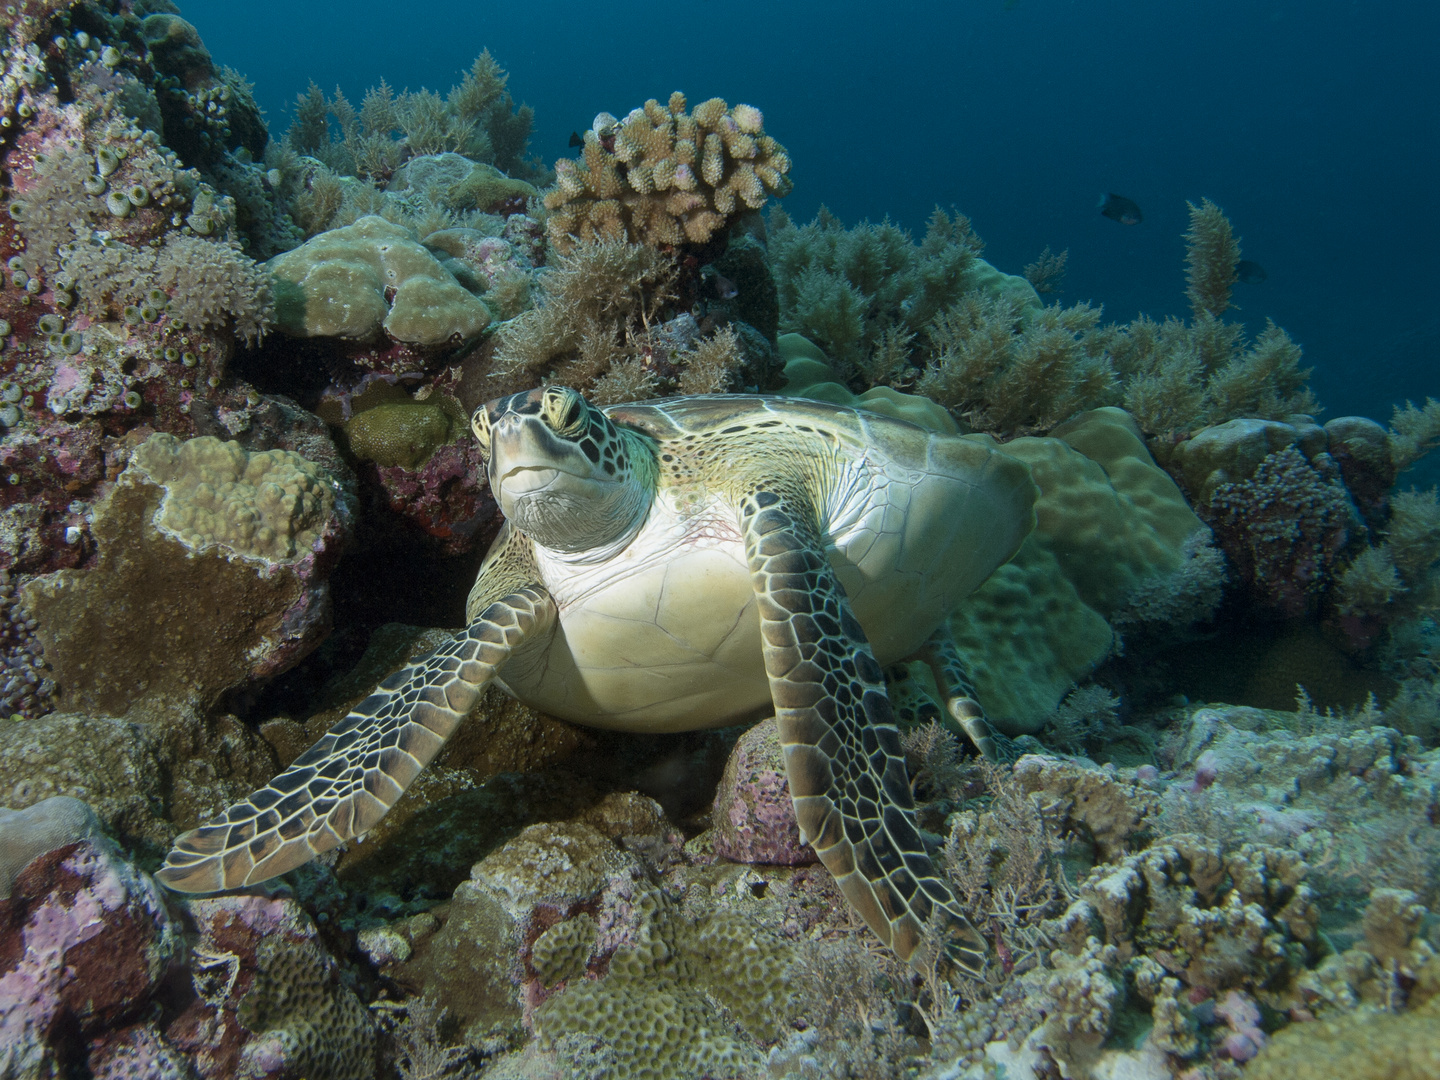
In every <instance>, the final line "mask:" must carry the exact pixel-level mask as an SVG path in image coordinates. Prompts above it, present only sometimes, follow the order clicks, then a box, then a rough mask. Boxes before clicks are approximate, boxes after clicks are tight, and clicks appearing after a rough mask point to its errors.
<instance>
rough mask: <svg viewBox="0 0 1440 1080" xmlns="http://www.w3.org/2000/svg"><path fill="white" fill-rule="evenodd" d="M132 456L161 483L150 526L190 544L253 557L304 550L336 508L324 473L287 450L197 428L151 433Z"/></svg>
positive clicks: (286, 556)
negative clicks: (253, 447)
mask: <svg viewBox="0 0 1440 1080" xmlns="http://www.w3.org/2000/svg"><path fill="white" fill-rule="evenodd" d="M131 464H132V465H133V466H135V467H136V468H138V469H139V470H141V471H142V472H144V473H145V474H146V475H147V476H148V477H149V478H150V479H151V480H152V481H153V482H154V483H156V484H160V485H162V486H163V487H164V488H165V499H164V501H163V502H162V503H161V504H160V510H159V512H158V513H157V514H156V516H155V526H156V528H158V529H159V530H160V531H161V532H162V533H164V534H166V535H167V536H172V537H174V538H175V539H177V540H179V541H180V542H181V543H182V544H184V545H185V546H186V547H188V548H190V549H192V550H194V551H197V552H199V551H205V550H207V549H208V548H212V547H219V548H223V549H225V550H226V551H228V552H230V553H232V554H233V555H234V556H236V557H238V558H241V559H247V560H251V561H255V562H283V561H288V560H291V559H295V558H298V557H303V556H304V555H306V554H308V553H309V551H310V548H311V545H313V544H314V543H315V541H316V540H318V539H319V538H320V534H321V532H322V531H323V530H324V528H325V524H326V522H327V521H328V520H329V519H330V515H331V513H332V512H333V511H334V509H335V493H334V490H333V487H332V485H331V482H330V480H329V478H328V477H327V476H326V474H325V473H324V471H323V470H321V468H320V467H319V466H318V465H315V464H314V463H313V462H310V461H307V460H305V458H303V457H301V456H300V455H299V454H295V453H292V452H290V451H289V450H266V451H263V452H261V453H250V452H248V451H246V450H244V449H243V448H242V447H241V446H240V444H239V443H235V442H221V441H220V440H219V439H216V438H213V437H212V436H208V435H206V436H202V437H201V438H198V439H190V440H188V441H186V442H181V441H180V440H179V439H177V438H175V436H173V435H166V434H163V433H162V434H155V435H152V436H150V438H148V439H146V440H145V442H143V443H142V444H141V445H140V447H139V448H138V449H137V450H136V451H135V455H134V457H133V459H132V461H131Z"/></svg>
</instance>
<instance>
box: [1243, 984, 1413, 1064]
mask: <svg viewBox="0 0 1440 1080" xmlns="http://www.w3.org/2000/svg"><path fill="white" fill-rule="evenodd" d="M1245 1076H1246V1080H1293V1078H1295V1077H1304V1078H1305V1080H1434V1078H1435V1077H1436V1076H1440V998H1431V999H1430V1000H1429V1001H1428V1002H1426V1003H1425V1004H1423V1005H1421V1006H1420V1007H1419V1008H1415V1009H1411V1010H1409V1011H1408V1012H1404V1013H1399V1014H1395V1013H1389V1012H1381V1011H1377V1010H1372V1009H1360V1010H1357V1011H1355V1012H1352V1013H1349V1014H1346V1015H1344V1016H1341V1017H1338V1018H1336V1019H1332V1020H1320V1021H1317V1022H1313V1023H1308V1024H1292V1025H1290V1026H1289V1027H1288V1028H1286V1029H1285V1030H1284V1031H1281V1032H1280V1033H1279V1034H1277V1035H1275V1036H1274V1037H1273V1038H1272V1039H1271V1040H1270V1043H1269V1045H1268V1046H1266V1047H1265V1049H1264V1050H1262V1051H1260V1054H1259V1056H1258V1057H1256V1058H1255V1060H1254V1061H1252V1062H1250V1064H1249V1065H1248V1066H1247V1067H1246V1069H1245Z"/></svg>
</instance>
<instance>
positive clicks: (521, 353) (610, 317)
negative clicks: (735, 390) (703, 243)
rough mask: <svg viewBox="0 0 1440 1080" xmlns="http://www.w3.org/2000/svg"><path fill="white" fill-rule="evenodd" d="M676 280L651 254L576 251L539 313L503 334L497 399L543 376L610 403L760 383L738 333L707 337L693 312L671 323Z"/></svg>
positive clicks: (664, 258)
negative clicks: (699, 326) (695, 319)
mask: <svg viewBox="0 0 1440 1080" xmlns="http://www.w3.org/2000/svg"><path fill="white" fill-rule="evenodd" d="M676 275H677V267H676V263H675V260H674V259H673V258H672V257H671V256H669V255H667V254H665V253H663V252H661V251H660V250H658V249H657V248H654V247H649V246H646V245H644V244H632V243H629V242H627V241H625V240H597V241H585V242H581V243H577V244H574V245H573V246H572V247H571V249H570V250H569V251H568V253H565V254H560V255H557V256H556V257H555V258H554V260H553V262H552V265H551V267H550V269H548V270H547V271H546V272H545V273H544V274H542V275H541V276H540V278H539V292H540V299H539V303H538V304H537V306H536V307H534V308H533V309H531V310H529V311H525V312H522V313H521V314H520V315H518V316H517V317H515V318H513V319H511V320H510V321H509V322H508V323H506V324H505V325H504V326H503V327H502V328H501V329H500V332H499V334H498V345H497V348H496V352H495V360H496V368H497V373H496V375H495V376H494V381H495V383H496V390H495V392H497V393H498V392H501V391H502V390H504V389H506V388H508V387H511V386H515V387H519V386H533V385H534V384H535V382H537V381H539V380H541V379H544V380H546V381H553V382H558V383H562V384H564V385H566V386H573V387H575V388H576V389H579V390H582V391H584V392H585V393H586V394H588V395H589V396H590V397H591V399H592V400H593V401H595V402H596V403H597V404H602V405H610V404H615V403H618V402H622V401H636V400H640V399H643V398H647V397H656V396H659V395H661V394H666V393H673V392H675V391H676V390H677V389H679V390H680V391H681V392H683V393H692V394H696V393H714V392H719V391H722V390H726V389H730V388H732V387H734V386H736V385H738V384H740V383H742V382H743V383H745V384H750V385H754V384H756V383H759V382H763V381H764V379H763V378H762V372H760V371H759V369H758V368H757V361H756V360H755V358H754V357H753V356H751V355H750V354H749V353H748V352H747V350H745V349H744V348H742V344H741V339H740V338H739V336H738V335H737V334H736V333H735V332H734V331H733V330H732V329H729V328H722V329H720V330H719V331H717V332H715V333H714V334H713V335H710V336H708V337H703V338H702V337H701V336H700V335H699V328H698V326H697V324H696V323H695V321H694V319H692V318H690V317H689V316H688V315H681V316H678V317H673V318H667V317H668V316H669V314H670V312H672V311H673V308H672V307H671V304H672V302H673V301H674V299H675V288H676Z"/></svg>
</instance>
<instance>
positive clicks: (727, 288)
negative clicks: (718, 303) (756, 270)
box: [710, 271, 740, 300]
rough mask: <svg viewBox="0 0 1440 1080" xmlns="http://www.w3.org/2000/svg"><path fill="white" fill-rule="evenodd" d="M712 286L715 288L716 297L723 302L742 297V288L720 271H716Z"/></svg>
mask: <svg viewBox="0 0 1440 1080" xmlns="http://www.w3.org/2000/svg"><path fill="white" fill-rule="evenodd" d="M710 284H711V285H713V286H714V287H715V295H716V296H718V297H719V298H720V299H721V300H734V299H735V297H737V296H739V295H740V286H739V285H736V284H735V283H734V282H733V281H731V280H730V279H729V278H728V277H726V276H725V275H724V274H722V273H720V272H719V271H716V273H715V277H714V280H712V281H711V283H710Z"/></svg>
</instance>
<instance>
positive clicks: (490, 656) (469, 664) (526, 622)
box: [155, 585, 555, 893]
mask: <svg viewBox="0 0 1440 1080" xmlns="http://www.w3.org/2000/svg"><path fill="white" fill-rule="evenodd" d="M554 618H555V602H554V601H553V600H552V599H551V598H550V594H549V593H548V592H546V591H545V590H544V589H543V588H541V587H539V586H537V585H531V586H526V587H524V588H521V589H517V590H516V591H515V592H513V593H511V594H510V595H508V596H506V597H504V598H503V599H501V600H496V601H495V602H493V603H491V604H489V605H487V606H486V608H485V610H484V611H482V612H481V613H480V615H479V617H478V618H476V619H475V621H474V622H472V623H471V624H470V625H469V626H468V627H466V628H465V629H464V630H462V631H460V632H459V633H458V634H456V635H455V636H454V637H453V638H451V639H450V640H449V641H448V642H446V643H445V644H444V645H442V646H440V647H439V648H438V649H436V650H435V651H434V652H431V653H428V654H427V655H425V656H422V657H420V658H419V659H418V660H415V661H413V662H411V663H410V664H407V665H406V666H405V667H403V668H401V669H400V670H399V671H397V672H396V673H395V674H394V675H391V676H390V677H389V678H388V679H386V680H385V681H384V682H382V683H381V684H380V685H379V687H378V688H377V689H376V691H375V693H373V694H371V695H370V696H369V697H367V698H366V699H365V700H364V701H362V702H360V704H359V705H357V706H355V709H354V711H353V712H351V713H350V714H349V715H347V716H346V717H345V719H343V720H341V721H340V722H339V723H338V724H336V725H335V726H334V727H333V728H331V729H330V730H329V731H328V732H327V733H326V734H325V735H324V737H322V738H321V739H320V741H319V742H317V743H316V744H315V745H314V746H312V747H311V748H310V749H309V750H306V751H305V752H304V753H303V754H301V755H300V756H299V757H298V758H296V759H295V763H294V764H293V765H291V766H290V767H289V768H288V769H286V770H285V771H284V772H283V773H281V774H280V775H279V776H277V777H275V779H274V780H271V781H270V783H268V784H267V785H265V786H264V787H263V788H261V789H260V790H259V791H256V792H255V793H254V794H252V795H251V796H250V797H249V798H248V799H245V800H243V801H241V802H238V803H236V804H235V805H234V806H232V807H230V808H229V809H228V810H226V811H225V813H224V814H222V815H220V817H219V818H217V819H215V820H214V821H212V822H210V823H208V824H205V825H201V826H200V827H199V828H198V829H191V830H190V831H189V832H187V833H185V834H183V835H182V836H180V837H178V838H177V839H176V841H175V846H174V847H173V848H172V849H171V851H170V854H169V855H168V856H167V857H166V859H165V865H164V866H163V867H161V869H160V871H159V872H158V873H157V874H156V875H155V876H156V878H158V879H159V880H160V881H162V882H164V883H165V884H166V885H168V886H170V888H172V889H176V890H178V891H180V892H192V893H194V892H215V891H217V890H220V889H235V888H239V887H241V886H243V885H254V884H256V883H257V882H261V881H265V880H266V879H268V878H272V877H275V876H276V875H277V874H283V873H285V871H287V870H293V869H294V868H295V867H297V866H300V865H302V864H303V863H306V862H309V861H310V859H312V858H314V857H315V856H316V855H318V854H320V853H321V852H322V851H328V850H329V849H331V848H333V847H335V845H337V844H339V843H342V842H343V841H345V840H349V839H351V838H352V837H355V836H359V835H360V834H361V833H363V832H365V831H366V830H367V829H369V828H371V827H372V826H373V825H374V824H375V823H376V822H377V821H379V820H380V819H381V818H382V817H384V815H385V812H386V811H387V810H389V809H390V808H391V807H392V806H394V805H395V801H396V800H397V799H399V798H400V795H401V793H402V792H404V790H405V789H406V788H407V787H409V786H410V782H411V781H413V780H414V779H415V777H416V776H418V775H419V774H420V771H421V770H422V769H424V768H425V766H426V765H428V764H429V763H430V761H431V759H432V758H434V756H435V755H436V753H438V752H439V750H440V747H441V746H443V745H444V744H445V740H446V739H448V738H449V737H450V735H451V734H452V733H453V732H454V731H455V729H456V728H457V727H459V726H460V721H462V720H464V719H465V717H466V715H467V714H468V713H469V712H470V710H471V709H472V708H474V706H475V703H476V702H477V701H478V700H479V699H480V693H481V691H483V690H484V689H485V686H486V684H487V683H489V682H490V680H491V679H492V678H494V677H495V672H496V670H497V669H498V668H499V667H500V666H501V665H502V664H503V663H504V662H505V661H506V660H507V659H508V658H509V656H510V654H511V653H512V652H513V651H514V650H515V648H516V646H518V645H519V644H520V642H521V641H523V640H524V639H525V638H526V637H527V636H528V635H530V634H533V633H536V632H539V631H542V630H543V629H544V628H546V627H548V626H549V625H551V623H553V621H554Z"/></svg>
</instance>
